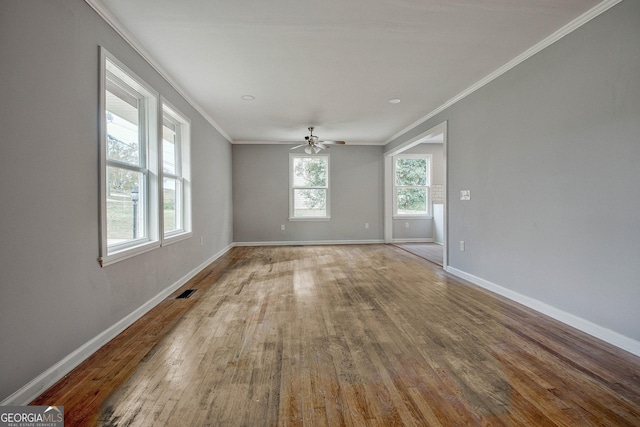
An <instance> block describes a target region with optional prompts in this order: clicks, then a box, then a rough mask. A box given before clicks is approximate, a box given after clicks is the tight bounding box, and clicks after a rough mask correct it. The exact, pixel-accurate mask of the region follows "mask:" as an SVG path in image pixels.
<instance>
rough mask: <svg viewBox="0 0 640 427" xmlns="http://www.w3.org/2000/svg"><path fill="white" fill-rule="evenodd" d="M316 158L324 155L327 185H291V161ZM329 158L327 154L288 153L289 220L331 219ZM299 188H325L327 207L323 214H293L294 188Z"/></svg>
mask: <svg viewBox="0 0 640 427" xmlns="http://www.w3.org/2000/svg"><path fill="white" fill-rule="evenodd" d="M314 157H315V158H317V157H324V158H326V162H327V185H326V186H324V187H294V185H293V172H294V170H293V162H294V159H296V158H314ZM330 171H331V160H330V157H329V154H298V153H289V221H329V220H330V219H331V191H330V188H331V178H330V176H331V174H330ZM299 189H325V190H326V192H327V209H326V215H324V216H305V217H299V216H294V211H295V206H294V205H295V196H294V190H299Z"/></svg>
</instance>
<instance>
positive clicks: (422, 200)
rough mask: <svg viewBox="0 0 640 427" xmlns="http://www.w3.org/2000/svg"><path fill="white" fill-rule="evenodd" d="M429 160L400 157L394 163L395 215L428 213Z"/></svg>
mask: <svg viewBox="0 0 640 427" xmlns="http://www.w3.org/2000/svg"><path fill="white" fill-rule="evenodd" d="M428 186H429V160H428V159H427V158H425V157H401V158H397V159H396V162H395V192H396V214H399V215H427V214H428V213H429V206H428V203H429V187H428Z"/></svg>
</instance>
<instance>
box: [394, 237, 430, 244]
mask: <svg viewBox="0 0 640 427" xmlns="http://www.w3.org/2000/svg"><path fill="white" fill-rule="evenodd" d="M391 243H433V239H432V238H430V237H428V238H424V239H420V238H417V239H392V240H391Z"/></svg>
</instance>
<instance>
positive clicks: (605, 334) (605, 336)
mask: <svg viewBox="0 0 640 427" xmlns="http://www.w3.org/2000/svg"><path fill="white" fill-rule="evenodd" d="M444 270H445V271H446V272H448V273H451V274H453V275H454V276H457V277H460V278H461V279H464V280H466V281H468V282H471V283H473V284H474V285H477V286H480V287H481V288H484V289H487V290H489V291H491V292H494V293H496V294H498V295H501V296H503V297H505V298H508V299H510V300H512V301H515V302H517V303H520V304H522V305H524V306H526V307H529V308H531V309H533V310H535V311H537V312H539V313H542V314H545V315H547V316H549V317H551V318H553V319H556V320H558V321H560V322H562V323H564V324H566V325H569V326H571V327H573V328H576V329H578V330H580V331H582V332H585V333H587V334H589V335H591V336H593V337H596V338H598V339H601V340H602V341H605V342H607V343H609V344H611V345H614V346H616V347H618V348H621V349H623V350H625V351H628V352H629V353H632V354H634V355H636V356H640V342H639V341H636V340H634V339H632V338H629V337H626V336H624V335H622V334H619V333H617V332H615V331H612V330H611V329H607V328H605V327H603V326H600V325H598V324H595V323H593V322H590V321H588V320H586V319H583V318H581V317H578V316H576V315H574V314H571V313H567V312H566V311H564V310H560V309H559V308H556V307H553V306H551V305H549V304H547V303H544V302H542V301H540V300H537V299H535V298H531V297H529V296H526V295H522V294H521V293H518V292H516V291H513V290H511V289H507V288H504V287H502V286H500V285H497V284H495V283H493V282H490V281H488V280H485V279H483V278H481V277H478V276H474V275H473V274H469V273H467V272H464V271H462V270H458V269H457V268H454V267H450V266H447V267H445V268H444Z"/></svg>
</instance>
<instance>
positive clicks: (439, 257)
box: [395, 243, 444, 267]
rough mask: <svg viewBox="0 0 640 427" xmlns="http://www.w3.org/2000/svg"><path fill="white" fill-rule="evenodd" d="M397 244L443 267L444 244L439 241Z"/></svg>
mask: <svg viewBox="0 0 640 427" xmlns="http://www.w3.org/2000/svg"><path fill="white" fill-rule="evenodd" d="M395 245H396V246H397V247H399V248H401V249H404V250H405V251H407V252H411V253H412V254H414V255H417V256H419V257H420V258H424V259H426V260H427V261H431V262H433V263H434V264H438V265H439V266H440V267H442V264H443V262H442V261H443V252H444V246H442V245H439V244H437V243H395Z"/></svg>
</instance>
